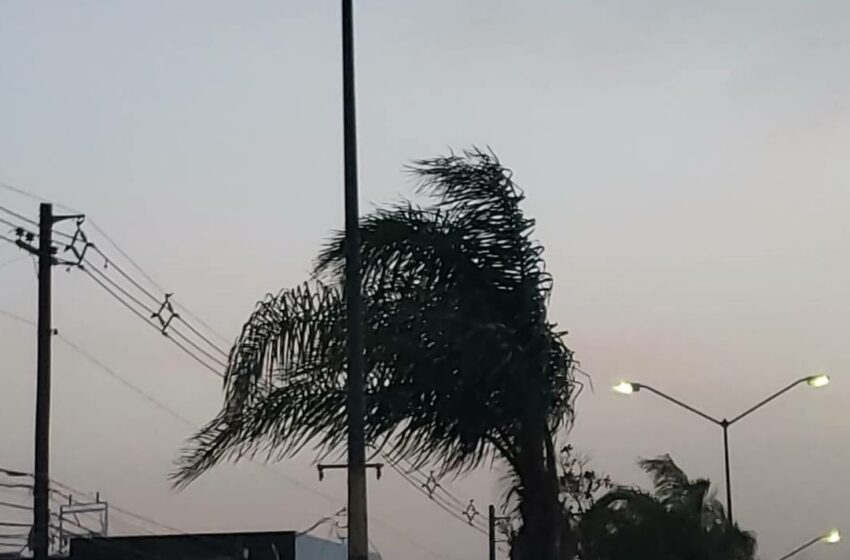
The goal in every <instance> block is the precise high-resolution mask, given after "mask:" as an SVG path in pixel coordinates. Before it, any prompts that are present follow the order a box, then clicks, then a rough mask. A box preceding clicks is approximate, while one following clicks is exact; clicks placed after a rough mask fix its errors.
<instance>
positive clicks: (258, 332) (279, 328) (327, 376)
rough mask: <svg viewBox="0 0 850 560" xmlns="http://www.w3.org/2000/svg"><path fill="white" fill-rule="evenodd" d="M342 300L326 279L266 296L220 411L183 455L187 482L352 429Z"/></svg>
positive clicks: (239, 346) (236, 349)
mask: <svg viewBox="0 0 850 560" xmlns="http://www.w3.org/2000/svg"><path fill="white" fill-rule="evenodd" d="M343 320H344V314H343V307H342V299H341V297H340V296H339V294H338V292H337V291H336V290H333V289H330V288H328V287H325V286H323V285H321V284H315V285H312V286H311V285H306V284H305V285H303V286H299V287H297V288H295V289H292V290H286V291H283V292H281V293H280V294H278V295H277V296H268V297H266V299H264V300H263V301H261V302H260V303H259V304H258V305H257V307H256V309H255V310H254V312H253V313H252V315H251V317H250V318H249V320H248V322H247V323H246V324H245V326H244V327H243V329H242V333H241V335H240V337H239V338H238V339H237V341H236V343H235V345H234V346H233V349H232V350H231V352H230V358H229V365H228V368H227V372H226V375H225V398H224V404H223V406H222V410H221V411H220V412H219V414H218V415H217V416H216V417H215V418H214V419H213V420H212V421H211V422H210V423H209V424H207V425H206V426H205V427H204V428H203V429H202V430H201V431H199V432H198V433H197V434H196V435H195V436H194V437H193V438H192V439H191V440H190V442H189V445H188V446H187V448H186V449H184V452H183V454H182V456H181V458H180V459H179V461H178V470H177V472H176V473H175V474H174V480H175V481H176V484H178V485H185V484H187V483H188V482H190V481H192V480H194V479H195V478H196V477H197V476H199V475H200V474H201V473H203V472H204V471H205V470H206V469H208V468H210V467H211V466H213V465H214V464H216V463H217V462H220V461H222V460H225V459H232V458H238V457H241V456H244V455H253V454H255V453H257V452H258V451H260V450H262V449H266V450H269V451H272V450H273V451H274V453H275V454H277V455H288V454H291V453H293V452H295V451H298V450H299V449H301V448H302V447H303V446H304V445H305V444H306V443H307V442H309V441H311V440H313V439H315V438H317V437H319V436H322V442H323V443H324V444H325V445H326V446H328V447H334V446H336V445H338V444H339V443H340V441H341V438H342V437H343V434H344V433H345V430H344V426H345V387H344V378H343V377H342V375H341V372H343V371H344V369H345V362H344V327H343Z"/></svg>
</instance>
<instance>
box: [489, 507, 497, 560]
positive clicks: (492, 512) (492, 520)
mask: <svg viewBox="0 0 850 560" xmlns="http://www.w3.org/2000/svg"><path fill="white" fill-rule="evenodd" d="M487 521H488V523H487V535H488V539H487V540H488V541H489V545H490V556H489V557H488V558H489V559H490V560H496V506H494V505H493V504H490V507H489V508H487Z"/></svg>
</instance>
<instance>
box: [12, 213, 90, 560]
mask: <svg viewBox="0 0 850 560" xmlns="http://www.w3.org/2000/svg"><path fill="white" fill-rule="evenodd" d="M71 219H76V220H78V222H77V223H78V224H79V223H81V222H82V220H83V219H84V216H81V215H80V216H54V215H53V205H52V204H50V203H47V202H43V203H42V204H41V206H40V207H39V213H38V247H37V248H36V247H34V246H33V245H32V244H31V241H32V240H33V239H34V237H35V235H34V234H32V233H29V232H24V230H22V229H20V230H18V239H17V241H16V242H15V243H16V244H17V245H18V247H20V248H21V249H23V250H25V251H27V252H28V253H30V254H32V255H35V256H36V257H38V326H37V329H38V342H37V362H36V389H35V464H34V466H33V472H34V478H35V484H34V488H33V500H32V532H31V534H30V542H29V546H30V548H31V549H32V551H33V556H34V557H35V560H48V557H49V553H50V339H51V337H52V336H53V326H52V325H51V322H50V315H51V309H50V308H51V298H52V295H51V286H52V282H51V280H52V279H51V276H52V271H53V265H54V264H56V263H57V259H56V257H55V253H56V250H55V249H54V247H53V226H54V225H55V224H56V223H57V222H61V221H62V220H71ZM62 263H63V264H68V265H71V266H75V265H78V264H79V263H78V262H76V263H75V262H68V261H62Z"/></svg>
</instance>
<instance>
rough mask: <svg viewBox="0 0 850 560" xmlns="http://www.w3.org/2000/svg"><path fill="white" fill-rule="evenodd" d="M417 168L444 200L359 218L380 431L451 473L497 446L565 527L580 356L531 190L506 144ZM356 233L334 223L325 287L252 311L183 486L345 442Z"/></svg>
mask: <svg viewBox="0 0 850 560" xmlns="http://www.w3.org/2000/svg"><path fill="white" fill-rule="evenodd" d="M410 172H411V173H413V174H414V175H415V176H416V177H418V178H419V181H420V182H419V186H418V190H419V192H420V193H421V194H423V195H427V196H428V197H430V201H431V204H430V205H426V206H417V205H414V204H412V203H406V204H400V205H396V206H392V207H389V208H385V209H381V210H378V211H375V212H373V213H371V214H369V215H367V216H365V217H364V218H362V220H361V223H360V230H361V245H360V251H361V260H362V275H363V284H362V290H363V298H364V311H365V312H364V315H365V317H364V319H365V322H366V325H365V326H366V328H365V333H364V351H365V356H364V357H365V365H366V385H367V391H366V393H367V394H366V425H365V431H366V438H367V441H368V442H370V443H371V445H372V446H373V447H375V448H377V447H380V448H382V449H385V450H386V451H387V452H388V453H389V454H390V455H391V456H392V457H394V458H395V459H399V458H406V459H409V460H411V461H413V462H414V463H416V464H423V463H432V464H437V465H439V466H440V467H441V468H442V469H444V470H445V471H454V472H460V471H463V470H465V469H469V468H472V467H474V466H476V465H479V464H480V463H481V462H482V461H484V460H487V459H492V458H495V457H499V458H501V459H503V460H504V461H506V462H507V464H508V465H509V466H510V467H511V469H513V470H514V471H515V472H516V474H517V476H518V478H519V479H520V480H521V481H522V484H521V485H520V486H519V488H520V492H521V495H522V498H523V499H524V500H525V502H527V503H529V504H532V505H531V506H529V507H536V508H537V509H538V510H540V509H541V508H544V509H545V510H546V511H547V512H546V513H540V514H538V515H537V518H536V519H539V520H541V521H539V522H538V523H537V524H538V525H540V524H541V523H542V524H543V525H546V524H550V525H551V524H552V523H554V522H555V516H556V515H557V512H556V511H554V510H556V509H557V493H558V488H557V469H556V465H555V460H556V458H555V453H554V447H555V446H554V438H555V435H554V434H555V433H556V431H557V430H558V429H559V428H561V427H562V426H564V425H565V424H567V423H568V422H569V421H570V420H571V412H572V410H571V398H570V397H571V393H572V384H573V368H572V365H573V363H572V356H573V355H572V352H571V351H570V350H569V349H568V348H567V347H566V345H565V344H564V343H563V341H562V339H561V337H562V334H563V333H560V332H558V331H557V330H556V327H555V325H554V324H552V323H551V322H549V320H548V318H547V309H546V305H547V301H548V297H549V293H550V290H551V285H552V281H551V278H550V276H549V274H548V273H547V272H546V271H545V267H544V263H543V260H542V258H541V253H542V248H541V246H540V245H539V244H538V243H537V242H535V241H534V240H533V239H532V238H531V233H532V230H533V225H534V223H533V221H532V220H530V219H528V218H526V217H525V216H524V215H523V213H522V211H521V208H520V204H521V202H522V200H523V198H524V195H523V194H522V192H521V191H520V190H519V188H518V187H517V186H516V185H515V184H514V183H513V181H512V179H511V174H510V172H509V171H507V170H506V169H505V168H504V167H502V166H501V164H500V163H499V162H498V160H497V159H496V158H495V156H493V155H491V154H488V153H484V152H481V151H477V150H473V151H469V152H464V153H463V154H462V155H451V156H449V157H443V158H437V159H432V160H422V161H418V162H416V163H415V164H414V165H413V166H412V167H411V168H410ZM345 243H346V242H345V237H344V236H343V235H342V234H337V235H335V236H334V237H333V238H332V239H331V240H330V242H329V243H328V244H327V246H326V247H325V248H324V250H323V251H322V252H321V254H320V255H319V257H318V259H317V261H316V267H315V273H314V279H313V280H314V282H313V283H311V284H307V285H304V286H302V287H300V288H297V289H295V290H288V291H284V292H282V293H281V294H280V295H278V296H276V297H269V298H267V299H266V300H264V301H263V302H261V303H260V304H259V305H258V307H257V309H256V310H255V311H254V313H253V314H252V315H251V317H250V318H249V320H248V322H247V323H246V325H245V327H244V329H243V332H242V335H241V336H240V338H239V340H237V342H236V344H235V346H234V347H233V349H232V351H231V354H230V358H229V365H228V368H227V375H226V383H225V402H224V406H223V407H222V410H221V412H220V413H219V414H218V416H217V417H216V418H215V419H214V420H213V421H212V422H210V423H209V424H208V425H207V426H206V427H205V428H204V429H203V430H201V431H200V432H199V433H198V434H196V436H195V437H194V438H193V439H192V441H191V442H190V444H189V446H188V447H187V449H186V450H185V452H184V454H183V456H182V458H181V460H180V462H179V465H178V466H179V470H178V472H177V473H176V480H177V481H178V484H186V483H188V482H190V481H191V480H193V479H194V478H195V477H197V476H198V475H199V474H201V473H202V472H204V471H205V470H207V469H209V468H210V467H211V466H213V465H214V464H216V463H218V462H220V461H223V460H227V459H236V458H239V457H241V456H243V455H246V454H247V455H251V454H255V453H266V454H267V455H269V456H271V457H279V456H283V455H289V454H292V453H295V452H297V451H299V450H300V449H302V448H303V446H304V445H306V444H308V443H313V444H315V445H316V446H317V447H318V448H319V452H320V453H328V452H332V451H334V450H335V449H338V448H339V446H340V445H341V444H342V443H344V437H345V433H346V430H345V371H346V363H345V352H344V348H345V337H346V332H345V321H344V318H345V316H344V312H345V309H344V293H343V286H344V281H343V280H344V278H343V276H344V263H345V253H346V244H345ZM529 496H533V499H531V498H529ZM553 511H554V512H553ZM528 515H529V512H528V511H524V516H525V517H528ZM533 524H534V522H532V525H533ZM550 529H551V528H549V529H545V530H544V531H543V532H544V533H546V532H547V531H548V533H546V534H545V535H543V533H540V534H538V536H536V537H534V538H529V539H527V542H528V543H530V544H529V546H531V548H530V550H533V547H534V546H538V548H539V547H540V546H544V548H545V547H546V546H548V543H551V542H555V541H556V539H557V536H556V535H555V534H554V533H553V532H552V531H553V530H550ZM541 535H542V536H541ZM542 539H545V540H547V544H545V545H540V544H539V542H540V541H541V540H542ZM547 554H549V556H548V558H551V554H550V553H548V552H547ZM532 557H533V558H541V559H542V558H547V557H546V556H545V555H543V554H538V553H536V552H529V553H527V554H526V555H525V558H532Z"/></svg>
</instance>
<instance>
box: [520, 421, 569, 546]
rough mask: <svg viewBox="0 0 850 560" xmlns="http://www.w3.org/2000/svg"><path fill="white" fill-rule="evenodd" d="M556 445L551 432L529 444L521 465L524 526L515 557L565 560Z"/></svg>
mask: <svg viewBox="0 0 850 560" xmlns="http://www.w3.org/2000/svg"><path fill="white" fill-rule="evenodd" d="M553 447H554V445H553V442H552V441H551V437H550V436H549V434H548V433H545V432H544V434H541V437H540V438H537V442H536V444H535V445H532V446H530V448H526V449H527V450H528V452H523V453H522V454H521V457H520V461H519V462H518V465H517V466H519V467H520V469H521V470H522V472H518V473H517V475H518V476H519V479H520V481H521V484H522V488H521V491H520V506H519V511H520V516H521V517H522V527H521V528H520V530H519V532H518V533H517V536H516V539H515V540H514V543H513V546H512V547H511V560H562V559H561V557H560V549H561V542H562V537H563V531H564V530H565V525H564V519H563V512H562V511H561V505H560V502H559V501H558V472H557V467H556V463H555V461H553V460H550V457H551V455H550V453H551V450H552V448H553Z"/></svg>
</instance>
